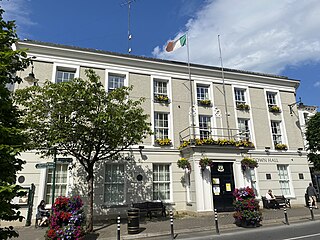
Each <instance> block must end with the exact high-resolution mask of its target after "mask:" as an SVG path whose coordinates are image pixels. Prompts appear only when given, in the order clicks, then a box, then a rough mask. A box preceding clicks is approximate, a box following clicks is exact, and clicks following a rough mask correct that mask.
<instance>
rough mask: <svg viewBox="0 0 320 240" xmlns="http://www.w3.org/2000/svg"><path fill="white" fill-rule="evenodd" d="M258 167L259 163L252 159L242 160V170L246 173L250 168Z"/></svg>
mask: <svg viewBox="0 0 320 240" xmlns="http://www.w3.org/2000/svg"><path fill="white" fill-rule="evenodd" d="M256 167H258V162H257V161H256V160H253V159H252V158H248V157H245V158H243V159H242V160H241V168H242V170H243V171H245V170H246V169H248V168H251V169H254V168H256Z"/></svg>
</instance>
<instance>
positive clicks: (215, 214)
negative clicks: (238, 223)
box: [214, 209, 220, 234]
mask: <svg viewBox="0 0 320 240" xmlns="http://www.w3.org/2000/svg"><path fill="white" fill-rule="evenodd" d="M214 221H215V224H216V233H217V234H220V232H219V224H218V212H217V209H214Z"/></svg>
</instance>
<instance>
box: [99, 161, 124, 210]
mask: <svg viewBox="0 0 320 240" xmlns="http://www.w3.org/2000/svg"><path fill="white" fill-rule="evenodd" d="M124 189H125V180H124V164H106V165H105V176H104V202H105V203H113V204H118V203H123V202H124V200H125V191H124Z"/></svg>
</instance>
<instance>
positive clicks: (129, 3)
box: [121, 0, 136, 53]
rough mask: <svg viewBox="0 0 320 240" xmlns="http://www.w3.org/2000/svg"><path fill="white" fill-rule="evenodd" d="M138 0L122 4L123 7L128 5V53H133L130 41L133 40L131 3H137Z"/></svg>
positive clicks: (128, 0) (130, 0)
mask: <svg viewBox="0 0 320 240" xmlns="http://www.w3.org/2000/svg"><path fill="white" fill-rule="evenodd" d="M135 1H136V0H127V1H126V2H124V3H122V4H121V6H124V5H127V6H128V53H131V51H132V48H131V44H130V42H131V41H130V40H131V38H132V35H131V32H130V11H131V3H133V2H135Z"/></svg>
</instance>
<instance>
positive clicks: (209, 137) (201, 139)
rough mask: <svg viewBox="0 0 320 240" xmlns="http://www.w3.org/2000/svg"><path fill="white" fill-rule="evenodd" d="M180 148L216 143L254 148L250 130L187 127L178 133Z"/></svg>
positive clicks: (218, 144)
mask: <svg viewBox="0 0 320 240" xmlns="http://www.w3.org/2000/svg"><path fill="white" fill-rule="evenodd" d="M179 137H180V143H181V145H180V149H182V148H184V147H186V146H188V145H196V146H202V145H217V146H236V147H247V148H254V144H253V143H252V142H251V137H250V131H241V130H239V129H231V128H229V129H228V128H205V129H204V128H199V127H187V128H185V129H184V130H182V131H181V132H180V133H179Z"/></svg>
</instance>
